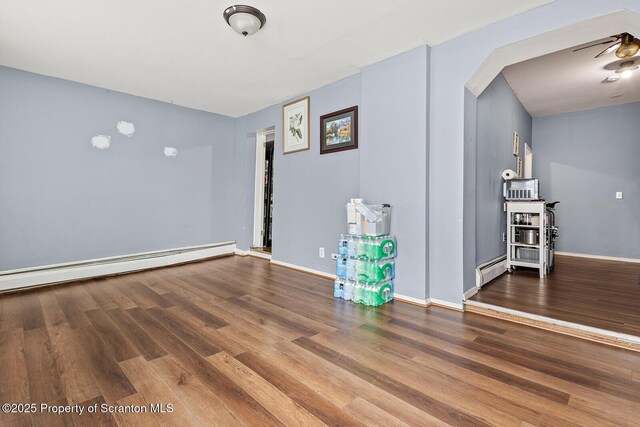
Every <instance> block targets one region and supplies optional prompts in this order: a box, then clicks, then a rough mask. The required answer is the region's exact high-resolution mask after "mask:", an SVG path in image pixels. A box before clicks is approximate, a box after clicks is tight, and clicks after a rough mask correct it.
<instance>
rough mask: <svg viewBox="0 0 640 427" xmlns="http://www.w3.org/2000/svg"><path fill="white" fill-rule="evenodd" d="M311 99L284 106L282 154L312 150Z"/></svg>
mask: <svg viewBox="0 0 640 427" xmlns="http://www.w3.org/2000/svg"><path fill="white" fill-rule="evenodd" d="M309 123H310V120H309V97H308V96H305V97H304V98H300V99H296V100H295V101H291V102H289V103H287V104H284V105H283V106H282V154H291V153H297V152H299V151H305V150H308V149H310V148H311V146H310V144H309V129H310V126H309Z"/></svg>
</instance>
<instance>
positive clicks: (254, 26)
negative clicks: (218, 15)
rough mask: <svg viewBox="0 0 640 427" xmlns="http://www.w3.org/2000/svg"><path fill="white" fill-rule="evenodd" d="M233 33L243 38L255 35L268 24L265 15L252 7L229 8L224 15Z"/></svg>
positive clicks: (237, 6)
mask: <svg viewBox="0 0 640 427" xmlns="http://www.w3.org/2000/svg"><path fill="white" fill-rule="evenodd" d="M222 16H223V17H224V20H225V21H227V24H229V26H230V27H231V28H233V31H235V32H236V33H238V34H242V35H243V36H245V37H246V36H250V35H251V34H255V33H257V32H258V30H259V29H260V28H262V27H264V24H266V23H267V17H266V16H264V13H262V12H260V11H259V10H258V9H256V8H255V7H252V6H246V5H236V6H229V7H228V8H227V9H226V10H225V11H224V13H223V14H222Z"/></svg>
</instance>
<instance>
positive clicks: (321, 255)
mask: <svg viewBox="0 0 640 427" xmlns="http://www.w3.org/2000/svg"><path fill="white" fill-rule="evenodd" d="M318 255H320V258H324V248H320V251H319V252H318Z"/></svg>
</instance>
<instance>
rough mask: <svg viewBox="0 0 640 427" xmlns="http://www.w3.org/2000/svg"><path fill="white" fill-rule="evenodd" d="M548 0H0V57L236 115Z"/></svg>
mask: <svg viewBox="0 0 640 427" xmlns="http://www.w3.org/2000/svg"><path fill="white" fill-rule="evenodd" d="M550 1H551V0H483V1H469V0H386V1H383V0H348V1H345V0H322V1H312V0H306V1H302V0H254V1H251V3H250V4H251V5H252V6H255V7H258V8H259V9H260V10H262V11H263V12H264V13H265V15H266V16H267V24H266V26H265V27H264V28H263V29H262V30H261V31H259V32H258V33H257V34H255V35H253V36H250V37H247V38H246V39H245V38H243V37H241V36H239V35H238V34H236V33H235V32H233V31H232V30H231V28H229V27H228V26H227V24H226V23H225V22H224V20H223V18H222V12H223V11H224V9H225V8H226V7H227V6H230V5H231V2H230V1H225V2H222V1H217V0H135V1H133V0H49V1H35V0H0V65H5V66H8V67H13V68H17V69H21V70H27V71H31V72H35V73H39V74H44V75H49V76H54V77H59V78H63V79H67V80H72V81H77V82H82V83H86V84H90V85H94V86H99V87H103V88H108V89H112V90H116V91H121V92H125V93H130V94H134V95H139V96H144V97H147V98H151V99H157V100H160V101H166V102H173V103H175V104H178V105H183V106H187V107H191V108H196V109H200V110H205V111H211V112H215V113H220V114H226V115H230V116H234V117H235V116H240V115H244V114H247V113H250V112H253V111H256V110H259V109H261V108H263V107H266V106H269V105H272V104H275V103H278V102H282V101H283V100H286V99H288V98H291V97H294V96H297V95H299V94H302V93H305V92H308V91H310V90H312V89H315V88H318V87H320V86H322V85H325V84H327V83H330V82H333V81H335V80H338V79H341V78H344V77H347V76H349V75H353V74H355V73H357V72H359V71H360V70H361V69H362V68H363V67H364V66H366V65H369V64H372V63H375V62H378V61H380V60H382V59H385V58H388V57H391V56H393V55H395V54H398V53H401V52H404V51H407V50H409V49H412V48H414V47H417V46H419V45H423V44H429V45H435V44H438V43H442V42H444V41H446V40H449V39H451V38H454V37H457V36H459V35H461V34H464V33H466V32H469V31H472V30H475V29H477V28H480V27H483V26H486V25H488V24H491V23H493V22H496V21H499V20H501V19H504V18H507V17H509V16H513V15H516V14H518V13H521V12H524V11H526V10H529V9H532V8H534V7H537V6H540V5H543V4H546V3H549V2H550Z"/></svg>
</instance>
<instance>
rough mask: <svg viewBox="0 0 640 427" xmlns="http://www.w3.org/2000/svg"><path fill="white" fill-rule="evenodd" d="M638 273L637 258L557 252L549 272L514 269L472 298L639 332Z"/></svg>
mask: <svg viewBox="0 0 640 427" xmlns="http://www.w3.org/2000/svg"><path fill="white" fill-rule="evenodd" d="M639 277H640V264H637V263H629V262H618V261H605V260H597V259H587V258H577V257H568V256H557V257H556V264H555V268H554V269H553V271H552V273H551V274H550V275H548V276H547V277H546V278H544V279H540V278H539V277H538V274H537V273H536V271H533V270H515V271H514V272H513V274H503V275H502V276H500V277H498V278H497V279H495V280H493V281H492V282H491V283H489V284H487V285H486V286H484V287H483V288H482V290H481V291H480V292H478V293H477V294H476V295H475V296H473V297H472V298H471V300H472V301H478V302H484V303H487V304H492V305H497V306H500V307H506V308H511V309H513V310H519V311H524V312H527V313H532V314H537V315H541V316H546V317H551V318H554V319H559V320H565V321H568V322H573V323H579V324H582V325H587V326H593V327H596V328H600V329H606V330H609V331H614V332H621V333H624V334H629V335H634V336H638V337H640V284H639V280H640V278H639Z"/></svg>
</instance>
